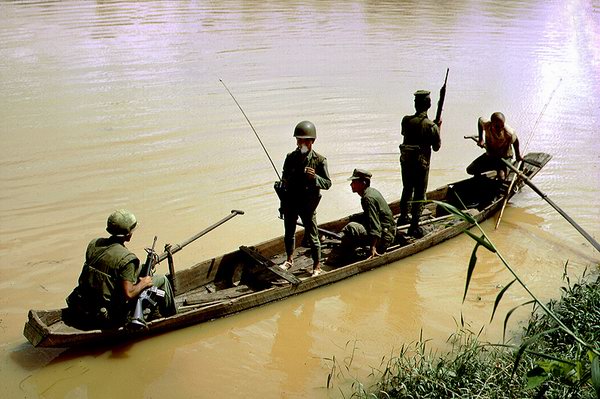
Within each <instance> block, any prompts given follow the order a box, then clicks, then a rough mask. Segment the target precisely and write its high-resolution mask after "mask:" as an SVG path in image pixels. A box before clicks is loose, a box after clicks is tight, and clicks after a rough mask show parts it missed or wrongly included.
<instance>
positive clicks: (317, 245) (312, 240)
mask: <svg viewBox="0 0 600 399" xmlns="http://www.w3.org/2000/svg"><path fill="white" fill-rule="evenodd" d="M300 220H302V224H303V225H304V237H305V241H307V242H308V244H309V245H310V249H311V257H312V260H313V263H318V262H320V261H321V241H320V240H319V231H318V229H317V213H316V212H315V211H313V212H306V213H305V212H302V213H301V214H300Z"/></svg>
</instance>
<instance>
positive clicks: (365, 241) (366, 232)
mask: <svg viewBox="0 0 600 399" xmlns="http://www.w3.org/2000/svg"><path fill="white" fill-rule="evenodd" d="M360 205H361V207H362V209H363V211H364V219H363V223H362V224H361V223H358V222H350V223H348V224H347V225H346V226H345V227H344V228H343V229H342V233H343V237H342V246H343V247H344V248H356V247H360V246H368V245H371V243H372V242H373V239H374V238H377V239H378V242H377V247H376V249H377V252H378V253H380V254H382V253H384V252H385V251H386V249H387V248H388V247H389V246H390V245H392V243H393V242H394V239H395V238H396V225H395V223H394V215H393V214H392V210H391V209H390V207H389V205H388V204H387V202H386V201H385V199H384V198H383V196H382V195H381V193H380V192H379V191H377V190H376V189H374V188H372V187H367V188H366V189H365V192H364V194H363V196H362V197H361V199H360Z"/></svg>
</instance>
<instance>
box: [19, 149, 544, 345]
mask: <svg viewBox="0 0 600 399" xmlns="http://www.w3.org/2000/svg"><path fill="white" fill-rule="evenodd" d="M550 158H551V156H550V155H548V154H545V153H530V154H527V156H526V157H525V162H524V169H523V173H524V174H525V175H526V176H527V177H528V178H530V179H531V178H532V177H533V176H535V174H536V173H537V172H538V171H539V170H540V169H541V168H542V167H544V165H545V164H546V163H547V162H548V161H549V160H550ZM510 178H511V176H509V179H510ZM522 186H523V182H522V181H521V180H520V179H519V180H517V184H515V187H516V188H517V189H518V188H521V187H522ZM506 188H507V184H506V183H505V182H500V181H499V180H496V179H494V176H493V173H490V174H488V175H486V176H478V177H472V178H469V179H465V180H462V181H459V182H456V183H453V184H448V185H445V186H442V187H440V188H438V189H435V190H433V191H430V192H428V193H427V199H429V200H438V201H444V202H446V203H449V204H451V205H454V206H456V207H457V208H459V209H462V210H464V211H465V212H468V213H469V214H470V215H471V216H473V218H474V219H475V220H477V221H478V222H481V221H483V220H485V219H487V218H489V217H490V216H492V215H493V214H494V213H496V212H497V211H499V209H500V207H501V203H502V202H503V198H504V195H505V194H506ZM516 191H517V190H514V191H512V192H511V193H510V195H511V196H512V195H513V194H514V193H515V192H516ZM390 207H391V208H392V211H393V212H394V214H395V215H396V216H398V215H397V214H398V212H399V202H398V201H395V202H392V203H390ZM423 215H424V216H423V217H422V220H421V223H422V224H425V225H427V226H428V229H429V232H428V233H427V234H426V235H425V236H424V237H423V238H420V239H413V238H411V237H409V236H407V235H406V234H405V232H406V228H407V227H408V226H400V227H399V228H398V237H399V240H398V243H397V244H396V245H394V246H392V247H391V248H389V249H388V251H387V252H386V253H385V254H383V255H382V256H379V257H376V258H373V259H366V252H365V255H364V256H362V257H361V256H360V254H359V255H358V258H354V259H353V260H350V261H347V262H346V263H341V264H331V262H329V260H330V259H329V256H330V254H331V251H332V248H334V247H336V242H337V243H339V241H336V240H335V239H332V238H331V237H332V236H334V237H335V235H336V233H339V232H340V231H341V230H342V228H343V227H344V226H345V225H346V224H347V223H348V222H349V221H350V220H351V218H352V217H353V216H356V215H351V216H348V217H344V218H342V219H338V220H335V221H331V222H328V223H324V224H322V225H320V226H319V227H320V231H321V232H322V233H324V237H322V238H323V259H324V264H323V266H322V268H323V270H324V273H322V274H320V275H317V276H311V274H310V271H311V269H312V261H311V260H310V257H309V256H307V253H308V249H307V248H303V247H302V246H300V247H299V248H297V250H296V257H295V259H294V267H293V268H292V269H291V270H289V271H284V270H282V269H280V268H279V267H278V266H277V265H278V264H281V263H283V262H284V261H285V250H284V244H283V237H278V238H275V239H272V240H269V241H266V242H263V243H261V244H258V245H255V246H253V247H247V246H241V247H240V249H239V250H236V251H234V252H231V253H227V254H224V255H222V256H219V257H215V258H213V259H209V260H205V261H202V262H200V263H198V264H196V265H195V266H192V267H191V268H189V269H185V270H180V271H178V272H176V273H174V274H173V284H174V287H175V293H176V303H177V305H178V313H177V314H176V315H173V316H170V317H167V318H161V319H157V320H152V321H150V322H149V323H148V325H147V328H145V329H141V330H130V329H126V328H119V329H113V330H82V329H78V328H76V327H74V326H73V324H72V323H69V322H68V321H67V320H65V317H63V316H64V315H65V311H66V309H56V310H30V311H29V315H28V316H29V317H28V321H27V322H26V323H25V328H24V335H25V337H26V338H27V339H28V340H29V342H31V344H32V345H33V346H36V347H59V348H62V347H75V346H83V345H90V344H98V343H106V342H110V341H113V342H114V341H123V340H127V339H136V338H140V337H143V336H147V335H150V334H157V333H163V332H166V331H170V330H175V329H179V328H182V327H185V326H190V325H194V324H198V323H202V322H206V321H209V320H212V319H216V318H221V317H224V316H228V315H232V314H235V313H238V312H241V311H243V310H247V309H251V308H254V307H256V306H260V305H264V304H267V303H269V302H273V301H277V300H280V299H283V298H286V297H289V296H291V295H296V294H300V293H302V292H305V291H308V290H312V289H314V288H317V287H322V286H324V285H327V284H331V283H334V282H336V281H339V280H342V279H345V278H348V277H350V276H354V275H356V274H358V273H362V272H365V271H367V270H371V269H374V268H377V267H381V266H384V265H387V264H389V263H391V262H395V261H398V260H400V259H402V258H405V257H407V256H410V255H412V254H415V253H417V252H420V251H423V250H425V249H427V248H429V247H431V246H433V245H436V244H438V243H440V242H442V241H445V240H447V239H449V238H452V237H455V236H457V235H459V234H461V233H462V232H463V231H464V230H465V229H468V228H469V227H471V226H470V225H469V223H468V222H465V221H464V220H462V219H461V218H458V217H456V216H454V215H452V214H449V213H448V212H447V211H446V210H445V209H444V208H443V207H441V206H439V205H437V204H435V203H433V202H432V203H427V205H426V206H425V210H424V212H423ZM301 236H302V230H300V231H298V232H297V237H296V238H297V242H298V243H300V242H301V240H300V239H301ZM161 258H162V259H164V257H163V256H162V255H161ZM162 259H161V260H162ZM171 260H172V257H171ZM306 269H308V270H306Z"/></svg>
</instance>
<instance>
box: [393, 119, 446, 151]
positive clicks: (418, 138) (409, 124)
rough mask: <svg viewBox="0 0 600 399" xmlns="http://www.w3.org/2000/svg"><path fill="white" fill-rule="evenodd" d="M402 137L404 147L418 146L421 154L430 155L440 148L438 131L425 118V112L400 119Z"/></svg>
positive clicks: (437, 128) (429, 120) (436, 126)
mask: <svg viewBox="0 0 600 399" xmlns="http://www.w3.org/2000/svg"><path fill="white" fill-rule="evenodd" d="M402 135H403V136H404V140H403V143H402V144H404V145H405V146H418V147H420V149H421V151H422V152H423V154H426V155H431V149H433V151H437V150H439V149H440V146H441V143H442V142H441V139H440V129H439V127H438V125H436V124H435V123H433V121H432V120H431V119H429V118H428V117H427V111H423V112H420V113H415V114H414V115H406V116H405V117H404V118H402Z"/></svg>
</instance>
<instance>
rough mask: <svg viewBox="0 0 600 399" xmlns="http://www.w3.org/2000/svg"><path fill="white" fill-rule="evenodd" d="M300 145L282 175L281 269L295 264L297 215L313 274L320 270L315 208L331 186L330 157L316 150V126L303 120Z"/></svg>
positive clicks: (296, 132) (297, 133)
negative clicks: (283, 253) (282, 246)
mask: <svg viewBox="0 0 600 399" xmlns="http://www.w3.org/2000/svg"><path fill="white" fill-rule="evenodd" d="M294 137H295V138H296V146H297V148H296V149H295V150H294V151H292V152H290V153H289V154H287V156H286V158H285V162H284V163H283V173H282V177H281V186H282V190H283V191H284V192H285V194H284V200H283V201H282V208H283V209H282V211H283V219H284V228H285V238H284V241H285V251H286V254H287V260H286V261H285V263H283V264H282V265H281V268H282V269H284V270H287V269H289V268H291V267H292V266H293V255H294V248H295V235H296V222H297V220H298V216H300V219H301V220H302V224H303V225H304V241H305V242H308V244H309V246H310V249H311V256H312V260H313V275H318V274H319V273H321V242H320V241H319V233H318V230H317V216H316V209H317V205H318V204H319V201H320V200H321V193H320V191H321V189H323V190H327V189H329V187H331V178H330V177H329V171H328V170H327V159H326V158H325V157H324V156H322V155H319V154H317V153H316V152H315V151H313V149H312V147H313V144H314V142H315V139H316V138H317V130H316V129H315V125H314V124H313V123H312V122H309V121H302V122H300V123H298V124H297V125H296V128H295V129H294Z"/></svg>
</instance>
